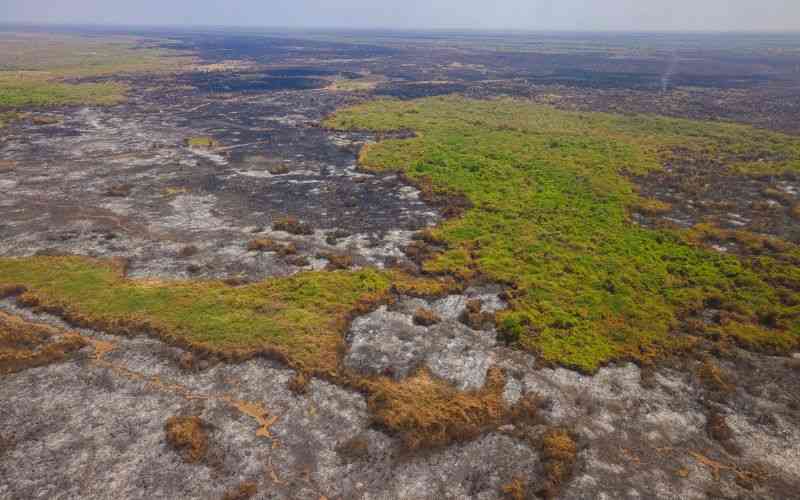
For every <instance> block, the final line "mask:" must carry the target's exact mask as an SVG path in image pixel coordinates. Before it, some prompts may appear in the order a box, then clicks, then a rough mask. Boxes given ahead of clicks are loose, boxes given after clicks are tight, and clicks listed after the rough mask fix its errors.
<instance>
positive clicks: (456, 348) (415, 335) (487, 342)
mask: <svg viewBox="0 0 800 500" xmlns="http://www.w3.org/2000/svg"><path fill="white" fill-rule="evenodd" d="M347 340H348V344H349V349H348V352H347V354H346V355H345V359H344V363H345V366H347V367H348V368H351V369H353V370H355V371H357V372H359V373H364V374H372V375H391V376H393V377H395V378H397V379H402V378H405V377H407V376H409V375H410V374H411V373H412V372H413V371H414V370H415V369H416V368H418V367H421V366H424V367H426V368H427V369H428V370H430V372H431V373H432V374H433V375H435V376H437V377H439V378H441V379H443V380H446V381H448V382H450V383H451V384H453V385H454V386H455V387H457V388H459V389H460V390H465V391H466V390H477V389H480V388H481V387H483V386H484V384H485V383H486V373H487V371H488V370H489V368H490V367H491V366H492V365H494V363H495V354H494V353H493V352H492V350H491V349H492V348H493V347H494V345H495V343H496V342H495V338H494V334H493V333H491V332H478V331H475V330H472V329H470V328H468V327H467V326H465V325H463V324H461V323H459V322H456V321H443V322H441V323H438V324H436V325H433V326H430V327H424V326H420V325H415V324H414V322H413V319H412V316H411V315H410V314H406V313H401V312H395V311H389V310H388V309H387V308H386V306H382V307H380V308H378V310H376V311H374V312H372V313H370V314H368V315H366V316H362V317H359V318H357V319H356V320H355V321H354V322H353V324H352V325H351V327H350V331H349V333H348V335H347Z"/></svg>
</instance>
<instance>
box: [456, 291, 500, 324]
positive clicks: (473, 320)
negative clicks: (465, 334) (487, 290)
mask: <svg viewBox="0 0 800 500" xmlns="http://www.w3.org/2000/svg"><path fill="white" fill-rule="evenodd" d="M482 308H483V304H482V303H481V300H480V299H472V300H470V301H468V302H467V308H466V309H465V310H464V313H463V314H462V315H461V322H462V323H464V324H465V325H467V326H468V327H470V328H472V329H473V330H480V329H482V328H485V327H487V326H491V325H492V324H494V314H492V313H489V312H484V311H482V310H481V309H482Z"/></svg>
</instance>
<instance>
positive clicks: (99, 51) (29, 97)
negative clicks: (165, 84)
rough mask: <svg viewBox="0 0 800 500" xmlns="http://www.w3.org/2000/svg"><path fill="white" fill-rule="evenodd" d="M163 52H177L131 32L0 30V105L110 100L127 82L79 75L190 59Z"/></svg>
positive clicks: (171, 65)
mask: <svg viewBox="0 0 800 500" xmlns="http://www.w3.org/2000/svg"><path fill="white" fill-rule="evenodd" d="M168 54H169V55H172V56H176V55H177V54H175V53H174V52H168V51H165V50H162V49H159V48H156V47H154V46H152V45H146V44H144V42H143V41H141V40H138V39H136V38H130V37H106V38H99V37H98V38H94V37H92V38H90V37H80V36H70V35H52V34H47V35H44V34H35V33H4V34H2V35H0V109H2V108H17V107H24V106H56V105H78V104H94V105H108V104H115V103H118V102H120V101H121V100H123V99H124V98H125V93H126V91H127V90H128V86H127V85H125V84H123V83H119V82H116V81H102V82H97V81H92V82H86V81H79V80H80V79H85V78H96V77H119V76H121V75H125V74H131V73H139V72H154V71H155V72H158V71H169V70H172V69H175V68H177V67H179V66H181V65H185V64H187V63H188V62H189V61H190V59H189V58H187V57H169V58H167V57H164V56H165V55H168ZM0 122H2V120H0Z"/></svg>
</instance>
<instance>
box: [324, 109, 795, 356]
mask: <svg viewBox="0 0 800 500" xmlns="http://www.w3.org/2000/svg"><path fill="white" fill-rule="evenodd" d="M327 126H329V127H334V128H339V129H370V130H375V131H390V130H397V129H410V130H414V131H416V132H417V137H415V138H412V139H403V140H386V141H383V142H381V143H378V144H376V145H372V146H369V147H367V148H365V149H364V150H363V151H362V156H361V162H362V164H363V165H365V166H366V167H367V168H370V169H373V170H377V171H382V170H401V171H403V172H404V173H405V174H406V175H407V176H408V177H409V178H410V179H412V180H414V181H416V182H418V183H419V184H420V185H424V186H426V187H427V188H429V189H432V190H433V192H434V193H435V194H445V195H447V194H454V195H455V194H457V195H464V196H466V197H467V198H468V199H469V201H470V202H471V203H472V208H471V209H469V210H467V211H466V212H465V213H464V214H463V215H462V216H461V217H459V218H456V219H450V220H448V221H446V222H444V223H443V224H441V225H440V226H439V227H437V228H436V229H435V230H433V232H432V233H433V236H434V237H435V238H436V239H438V240H441V241H443V242H445V243H446V245H447V250H446V251H444V252H442V253H440V254H438V255H436V256H435V257H433V258H431V259H429V260H427V261H426V262H425V264H424V267H425V269H426V270H427V271H430V272H436V273H446V274H451V275H455V276H462V277H470V276H474V275H478V274H479V275H483V276H485V277H488V278H489V279H492V280H497V281H500V282H504V283H508V284H512V285H513V290H512V299H511V309H510V310H509V311H506V312H504V313H502V314H500V316H499V318H498V319H499V324H500V328H501V331H502V333H503V334H504V335H505V336H506V337H507V338H508V339H509V340H511V341H512V342H514V343H516V344H517V345H519V346H521V347H523V348H526V349H530V350H534V351H536V352H538V353H540V354H541V356H542V357H543V358H544V359H545V360H547V361H550V362H553V363H560V364H563V365H566V366H570V367H574V368H577V369H580V370H584V371H594V370H596V369H597V368H598V367H599V366H601V365H602V364H604V363H607V362H609V361H612V360H618V359H633V360H638V361H642V362H646V361H648V360H650V359H652V358H654V357H658V356H660V355H662V354H663V353H664V352H667V351H671V350H673V349H681V348H685V347H686V346H687V342H688V339H687V337H685V336H679V335H674V334H673V333H672V332H673V331H674V330H675V327H676V325H677V324H678V320H679V318H681V317H682V316H683V315H685V314H690V313H691V312H693V311H699V310H702V309H703V308H704V306H705V304H706V303H707V301H708V300H716V299H717V298H719V297H723V298H724V302H725V307H726V308H728V309H730V310H731V311H735V313H736V314H735V317H734V318H733V320H732V322H731V323H730V328H727V329H726V331H728V332H729V333H730V335H731V336H732V337H733V338H734V339H737V340H742V339H745V337H746V340H747V342H746V344H747V345H751V346H760V347H769V346H772V347H776V348H777V347H780V348H781V349H786V348H790V347H794V346H797V343H798V338H800V321H799V320H798V315H799V314H800V311H798V306H797V304H798V303H800V300H798V295H797V292H796V290H798V289H800V286H798V285H800V284H798V283H793V282H792V283H782V284H781V283H779V282H777V281H776V280H775V279H771V276H770V275H771V274H774V271H775V268H774V267H770V266H769V264H767V267H766V268H764V267H763V266H759V265H756V264H755V261H753V260H746V259H745V260H742V259H738V258H736V257H733V256H729V255H723V254H719V253H717V252H713V251H708V250H706V249H704V248H702V247H698V246H697V245H692V244H689V243H688V242H687V241H686V239H685V238H684V236H683V235H681V234H677V233H673V232H667V231H657V230H650V229H645V228H641V227H638V226H636V225H634V224H632V223H631V222H630V220H629V217H628V209H629V207H631V206H633V205H635V204H637V203H641V202H642V200H641V199H640V198H639V197H638V196H637V195H636V194H635V192H634V190H633V186H632V184H631V182H630V181H629V180H628V178H627V176H626V174H629V173H632V174H643V173H646V172H648V171H650V170H653V169H658V168H661V165H662V163H663V162H664V161H665V160H667V159H669V158H671V157H675V156H676V155H680V156H681V157H690V158H692V159H694V160H695V161H714V162H735V163H736V165H737V168H751V167H752V168H755V165H758V168H765V167H769V166H770V165H776V166H777V165H780V168H781V169H787V168H788V169H791V170H795V171H798V170H800V142H798V141H797V140H796V139H794V138H792V137H790V136H786V135H781V134H777V133H773V132H768V131H763V130H757V129H754V128H751V127H746V126H740V125H733V124H720V123H703V122H696V121H689V120H680V119H671V118H662V117H653V116H619V115H611V114H602V113H577V112H565V111H559V110H556V109H554V108H550V107H546V106H537V105H532V104H529V103H525V102H520V101H515V100H492V101H474V100H467V99H463V98H457V97H444V98H429V99H424V100H418V101H403V102H401V101H394V100H382V101H373V102H369V103H366V104H363V105H359V106H355V107H352V108H349V109H346V110H342V111H339V112H337V113H336V114H335V115H334V116H333V117H331V118H330V119H329V120H328V121H327ZM787 259H788V262H789V264H790V265H791V263H792V262H794V261H793V260H792V258H791V257H787ZM773 278H774V276H773ZM764 317H771V318H773V319H774V321H769V322H766V323H765V322H764V321H763V318H764ZM736 325H747V328H742V329H740V330H741V332H742V334H741V335H740V336H737V333H736V330H737V328H738V327H736Z"/></svg>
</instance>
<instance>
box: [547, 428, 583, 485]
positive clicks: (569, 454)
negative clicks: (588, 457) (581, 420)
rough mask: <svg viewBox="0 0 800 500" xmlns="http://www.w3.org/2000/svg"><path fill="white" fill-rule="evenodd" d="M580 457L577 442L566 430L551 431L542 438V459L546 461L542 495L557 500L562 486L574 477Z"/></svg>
mask: <svg viewBox="0 0 800 500" xmlns="http://www.w3.org/2000/svg"><path fill="white" fill-rule="evenodd" d="M577 457H578V446H577V443H575V440H574V439H573V437H572V436H571V435H570V433H569V432H567V431H566V430H564V429H550V430H549V431H547V432H546V433H545V435H544V436H543V437H542V458H543V461H544V470H545V475H546V478H545V481H544V484H543V485H542V489H541V491H540V495H541V496H543V497H544V498H556V497H557V496H558V493H559V491H560V490H561V486H562V485H563V484H565V483H566V482H567V480H569V478H570V477H571V476H572V473H573V469H574V468H575V462H576V461H577Z"/></svg>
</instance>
